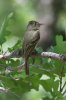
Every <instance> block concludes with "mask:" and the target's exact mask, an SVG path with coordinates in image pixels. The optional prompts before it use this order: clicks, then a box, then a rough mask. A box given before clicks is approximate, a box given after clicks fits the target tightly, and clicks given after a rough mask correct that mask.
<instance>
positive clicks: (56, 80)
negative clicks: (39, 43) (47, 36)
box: [0, 0, 66, 100]
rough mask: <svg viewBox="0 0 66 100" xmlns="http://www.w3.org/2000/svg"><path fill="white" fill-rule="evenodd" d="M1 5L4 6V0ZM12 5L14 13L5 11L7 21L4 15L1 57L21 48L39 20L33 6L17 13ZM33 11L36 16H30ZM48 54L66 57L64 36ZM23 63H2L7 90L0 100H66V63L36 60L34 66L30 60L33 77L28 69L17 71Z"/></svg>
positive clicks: (1, 80) (0, 79)
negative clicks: (29, 26) (27, 28)
mask: <svg viewBox="0 0 66 100" xmlns="http://www.w3.org/2000/svg"><path fill="white" fill-rule="evenodd" d="M1 1H2V2H3V0H1ZM7 1H9V0H7ZM32 1H33V0H32ZM9 2H10V1H9ZM9 2H8V3H9ZM34 2H35V0H34ZM13 3H14V2H13ZM9 4H10V3H9ZM11 4H12V3H11ZM11 4H10V8H12V9H9V10H8V12H7V10H6V9H5V11H3V12H6V15H5V17H4V15H3V14H2V13H1V14H2V16H3V19H2V18H1V19H2V22H1V23H0V54H2V53H5V52H12V51H13V50H16V49H18V48H21V45H22V37H23V33H24V31H25V26H26V24H27V22H28V20H30V19H33V18H34V19H36V14H35V11H34V10H35V8H34V9H33V7H34V5H32V2H30V3H29V6H27V5H25V6H24V7H23V8H22V6H16V9H13V7H12V5H11ZM6 7H7V6H6ZM18 8H19V9H18ZM30 9H31V11H33V13H30ZM21 10H22V12H21ZM25 12H26V13H25ZM27 14H29V16H30V17H29V18H27ZM20 37H21V38H20ZM36 49H37V52H38V53H41V52H42V51H43V50H42V49H41V48H36ZM48 51H53V52H56V53H60V54H63V53H66V41H63V37H62V36H56V46H54V47H52V48H51V49H50V50H48ZM23 62H24V59H22V58H14V59H8V60H0V91H1V89H5V91H4V90H3V91H2V92H1V93H0V100H66V94H65V93H64V91H65V89H66V87H65V86H64V84H65V80H66V63H63V62H60V61H56V60H52V59H50V58H40V57H38V58H37V57H36V58H35V60H34V63H33V61H32V59H30V61H29V63H30V76H26V75H25V70H24V68H23V69H22V70H21V71H18V70H17V67H18V66H19V65H21V64H23ZM63 86H64V87H63ZM62 87H63V88H62ZM61 89H62V90H61Z"/></svg>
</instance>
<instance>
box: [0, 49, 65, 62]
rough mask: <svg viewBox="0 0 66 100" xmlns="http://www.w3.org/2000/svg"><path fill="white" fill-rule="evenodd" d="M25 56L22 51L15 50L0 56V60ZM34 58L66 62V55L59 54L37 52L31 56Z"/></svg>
mask: <svg viewBox="0 0 66 100" xmlns="http://www.w3.org/2000/svg"><path fill="white" fill-rule="evenodd" d="M22 56H23V52H22V49H18V50H15V51H13V52H11V53H8V52H7V53H5V54H2V55H0V60H6V59H9V58H19V57H22ZM31 56H32V57H43V58H51V59H56V60H60V61H64V62H66V54H58V53H54V52H42V53H41V54H39V53H37V52H33V53H32V54H31Z"/></svg>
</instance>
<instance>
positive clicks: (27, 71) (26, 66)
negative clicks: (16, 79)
mask: <svg viewBox="0 0 66 100" xmlns="http://www.w3.org/2000/svg"><path fill="white" fill-rule="evenodd" d="M25 72H26V75H29V65H28V59H25Z"/></svg>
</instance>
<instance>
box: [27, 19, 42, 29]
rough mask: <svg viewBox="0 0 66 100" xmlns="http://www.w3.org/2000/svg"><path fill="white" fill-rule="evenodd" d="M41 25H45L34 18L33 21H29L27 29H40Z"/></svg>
mask: <svg viewBox="0 0 66 100" xmlns="http://www.w3.org/2000/svg"><path fill="white" fill-rule="evenodd" d="M41 25H43V24H41V23H39V22H37V21H34V20H32V21H29V23H28V25H27V29H29V30H38V29H39V28H40V26H41Z"/></svg>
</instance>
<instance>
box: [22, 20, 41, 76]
mask: <svg viewBox="0 0 66 100" xmlns="http://www.w3.org/2000/svg"><path fill="white" fill-rule="evenodd" d="M41 25H43V24H41V23H39V22H37V21H34V20H31V21H29V22H28V25H27V29H26V32H25V35H24V40H23V45H22V48H23V55H24V59H25V72H26V75H29V65H28V59H29V57H30V55H31V53H32V52H33V51H34V49H35V46H36V45H37V43H38V41H39V39H40V30H39V29H40V26H41Z"/></svg>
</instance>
